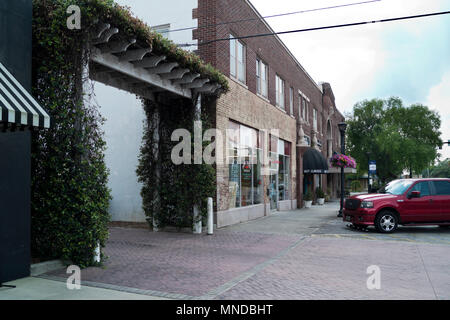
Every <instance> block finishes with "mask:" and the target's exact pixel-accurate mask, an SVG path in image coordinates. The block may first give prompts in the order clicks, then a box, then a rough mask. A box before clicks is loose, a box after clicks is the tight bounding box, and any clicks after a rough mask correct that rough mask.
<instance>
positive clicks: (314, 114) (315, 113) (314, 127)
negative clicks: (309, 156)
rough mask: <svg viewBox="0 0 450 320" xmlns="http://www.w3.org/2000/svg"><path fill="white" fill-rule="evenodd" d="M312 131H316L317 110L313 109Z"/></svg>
mask: <svg viewBox="0 0 450 320" xmlns="http://www.w3.org/2000/svg"><path fill="white" fill-rule="evenodd" d="M313 129H314V131H317V110H316V108H314V109H313Z"/></svg>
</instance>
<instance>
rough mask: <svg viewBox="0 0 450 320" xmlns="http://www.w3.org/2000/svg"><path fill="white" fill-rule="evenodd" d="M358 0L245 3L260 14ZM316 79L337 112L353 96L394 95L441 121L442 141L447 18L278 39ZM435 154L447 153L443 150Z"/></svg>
mask: <svg viewBox="0 0 450 320" xmlns="http://www.w3.org/2000/svg"><path fill="white" fill-rule="evenodd" d="M360 1H361V0H316V1H292V0H277V1H276V4H277V5H276V7H275V6H274V5H273V3H274V2H273V1H272V0H252V3H253V4H254V6H255V7H256V8H257V9H258V11H259V12H260V13H261V14H262V15H263V16H267V15H272V14H276V13H283V12H290V11H299V10H305V9H314V8H320V7H326V6H333V5H336V4H346V3H352V2H360ZM449 10H450V0H429V1H423V0H381V1H378V2H374V3H370V4H363V5H358V6H352V7H345V8H339V9H331V10H324V11H317V12H312V13H303V14H298V15H293V16H285V17H280V18H271V19H267V22H268V23H269V24H270V25H271V27H272V28H273V29H274V30H275V31H284V30H291V29H302V28H309V27H316V26H325V25H333V24H342V23H351V22H360V21H367V20H379V19H384V18H392V17H401V16H409V15H417V14H424V13H431V12H436V11H449ZM280 37H281V39H282V40H283V41H284V43H285V44H286V45H287V46H288V48H289V49H290V50H291V51H292V53H293V54H294V55H295V56H296V57H297V59H298V60H299V61H300V63H301V64H302V65H303V67H304V68H305V69H306V70H307V71H308V73H309V74H310V75H311V76H312V77H313V79H314V80H316V81H317V82H319V81H326V82H330V83H331V86H332V88H333V92H334V94H335V96H336V103H337V106H338V108H339V110H341V111H342V112H344V113H346V112H351V111H352V108H353V106H354V104H355V103H356V102H358V101H361V100H364V99H371V98H387V97H390V96H398V97H400V98H401V99H402V100H403V101H404V102H405V104H407V105H410V104H413V103H422V104H425V105H427V106H429V107H430V108H431V109H434V110H437V111H438V112H439V113H440V115H441V119H442V127H441V131H442V132H443V136H442V139H445V141H446V140H448V139H450V15H443V16H437V17H429V18H420V19H415V20H409V21H400V22H387V23H382V24H371V25H363V26H356V27H348V28H342V29H331V30H323V31H312V32H307V33H297V34H289V35H283V36H280ZM442 154H443V156H444V158H445V157H449V158H450V147H449V146H447V145H445V146H444V148H443V150H442Z"/></svg>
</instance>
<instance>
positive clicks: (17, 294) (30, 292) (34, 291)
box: [0, 277, 165, 300]
mask: <svg viewBox="0 0 450 320" xmlns="http://www.w3.org/2000/svg"><path fill="white" fill-rule="evenodd" d="M5 284H8V285H14V286H16V288H12V289H11V288H6V287H3V288H0V300H165V299H163V298H160V297H152V296H148V295H142V294H133V293H128V292H122V291H116V290H109V289H102V288H94V287H87V286H82V287H81V289H80V290H69V289H67V286H66V283H65V282H61V281H53V280H47V279H41V278H35V277H28V278H24V279H20V280H16V281H12V282H8V283H5Z"/></svg>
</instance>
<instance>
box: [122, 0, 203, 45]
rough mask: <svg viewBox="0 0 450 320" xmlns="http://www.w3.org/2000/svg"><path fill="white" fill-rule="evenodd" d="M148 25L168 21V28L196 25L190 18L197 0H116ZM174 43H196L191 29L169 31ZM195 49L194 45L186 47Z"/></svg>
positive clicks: (156, 24)
mask: <svg viewBox="0 0 450 320" xmlns="http://www.w3.org/2000/svg"><path fill="white" fill-rule="evenodd" d="M116 2H117V3H118V4H120V5H123V6H128V7H130V8H131V12H132V13H133V14H134V15H135V16H136V17H138V18H139V19H141V20H143V21H144V22H145V23H147V24H148V25H149V26H150V27H152V26H158V25H162V24H166V23H170V29H171V30H174V29H180V28H186V27H197V20H193V19H192V9H194V8H197V6H198V0H116ZM168 38H169V39H170V40H172V41H173V42H175V43H176V44H184V43H193V42H194V43H196V42H197V41H196V40H195V41H193V40H192V30H185V31H178V32H171V33H170V34H169V36H168ZM184 49H186V50H195V49H196V47H186V48H184Z"/></svg>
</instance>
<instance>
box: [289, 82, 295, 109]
mask: <svg viewBox="0 0 450 320" xmlns="http://www.w3.org/2000/svg"><path fill="white" fill-rule="evenodd" d="M289 114H290V115H291V116H292V115H294V88H292V87H290V88H289Z"/></svg>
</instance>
